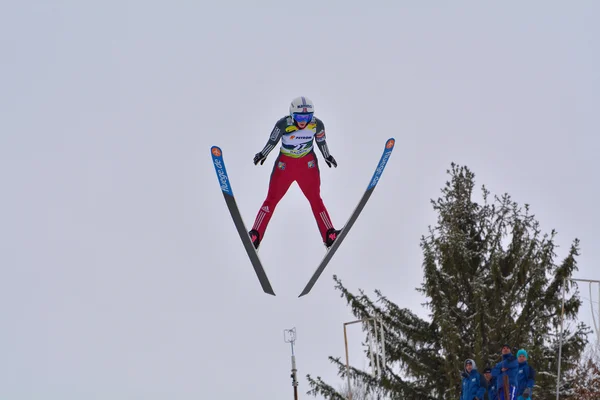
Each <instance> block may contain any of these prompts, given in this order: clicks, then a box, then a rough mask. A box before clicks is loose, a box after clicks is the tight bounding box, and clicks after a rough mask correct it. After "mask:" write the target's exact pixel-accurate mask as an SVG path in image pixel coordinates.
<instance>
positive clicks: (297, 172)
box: [252, 116, 333, 242]
mask: <svg viewBox="0 0 600 400" xmlns="http://www.w3.org/2000/svg"><path fill="white" fill-rule="evenodd" d="M280 139H281V148H280V152H279V154H278V156H277V158H276V159H275V163H274V165H273V171H272V172H271V178H270V181H269V189H268V192H267V197H266V199H265V201H264V202H263V204H262V206H261V207H260V210H259V211H258V214H257V215H256V220H255V221H254V225H253V227H252V229H253V230H256V231H258V233H259V237H260V239H262V238H263V237H264V235H265V231H266V229H267V225H268V224H269V221H270V220H271V217H272V216H273V212H274V211H275V208H276V207H277V204H278V203H279V201H280V200H281V199H282V198H283V196H284V195H285V194H286V192H287V190H288V189H289V188H290V186H291V184H292V183H293V182H297V183H298V186H299V187H300V189H301V190H302V193H304V196H306V198H307V199H308V201H309V203H310V206H311V208H312V212H313V215H314V217H315V220H316V221H317V226H318V227H319V231H320V232H321V237H322V238H323V242H326V240H327V231H328V230H330V229H333V223H332V222H331V218H330V217H329V213H328V212H327V209H326V208H325V204H323V200H322V199H321V178H320V171H319V162H318V160H317V156H316V154H315V151H314V146H313V141H314V142H316V144H317V146H318V148H319V150H320V151H321V154H322V155H323V157H324V158H327V157H329V155H330V154H329V149H328V148H327V143H326V141H325V126H324V124H323V121H321V120H320V119H318V118H316V117H314V116H313V117H312V120H311V121H310V122H309V123H308V124H307V125H306V127H305V128H304V129H299V128H298V127H297V126H296V125H295V123H294V121H293V119H292V117H290V116H286V117H283V118H281V119H280V120H279V121H277V123H276V124H275V127H274V128H273V130H272V131H271V136H270V137H269V141H268V142H267V144H266V145H265V147H264V148H263V149H262V151H261V153H262V154H263V155H264V156H265V157H266V156H267V155H268V154H269V153H270V152H271V151H272V150H273V149H274V148H275V146H276V145H277V143H278V142H279V140H280Z"/></svg>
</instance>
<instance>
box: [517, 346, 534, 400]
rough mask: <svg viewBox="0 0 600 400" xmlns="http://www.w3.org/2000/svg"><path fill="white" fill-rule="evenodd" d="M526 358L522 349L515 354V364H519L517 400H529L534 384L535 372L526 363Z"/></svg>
mask: <svg viewBox="0 0 600 400" xmlns="http://www.w3.org/2000/svg"><path fill="white" fill-rule="evenodd" d="M528 358H529V356H528V354H527V351H525V350H524V349H521V350H519V351H518V352H517V362H518V363H519V368H518V372H517V395H518V396H519V397H518V400H524V399H531V394H532V392H533V385H534V384H535V370H534V369H533V367H532V366H531V365H529V364H528V363H527V359H528Z"/></svg>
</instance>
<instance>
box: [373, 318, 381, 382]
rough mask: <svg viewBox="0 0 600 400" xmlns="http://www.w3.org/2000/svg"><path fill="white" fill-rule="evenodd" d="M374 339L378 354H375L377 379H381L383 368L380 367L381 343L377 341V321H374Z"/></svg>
mask: <svg viewBox="0 0 600 400" xmlns="http://www.w3.org/2000/svg"><path fill="white" fill-rule="evenodd" d="M373 338H374V341H375V348H376V349H377V353H376V354H375V357H376V360H377V377H378V378H381V366H380V365H379V359H380V355H379V353H380V352H379V342H378V341H377V320H376V319H374V320H373Z"/></svg>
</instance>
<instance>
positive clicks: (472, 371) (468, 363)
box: [460, 359, 485, 400]
mask: <svg viewBox="0 0 600 400" xmlns="http://www.w3.org/2000/svg"><path fill="white" fill-rule="evenodd" d="M461 375H462V377H463V379H462V391H461V394H460V400H483V395H484V394H485V383H484V381H483V377H482V376H481V374H480V373H479V371H477V365H476V364H475V361H474V360H471V359H468V360H465V369H464V371H463V372H462V374H461Z"/></svg>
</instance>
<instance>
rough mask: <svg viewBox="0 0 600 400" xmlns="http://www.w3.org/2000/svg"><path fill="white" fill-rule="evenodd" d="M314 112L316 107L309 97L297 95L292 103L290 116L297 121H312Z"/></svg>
mask: <svg viewBox="0 0 600 400" xmlns="http://www.w3.org/2000/svg"><path fill="white" fill-rule="evenodd" d="M314 112H315V107H314V105H313V102H312V100H311V99H309V98H308V97H305V96H301V97H296V98H295V99H294V100H292V103H291V104H290V117H292V119H293V120H294V121H296V122H310V120H311V119H312V117H313V113H314Z"/></svg>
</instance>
